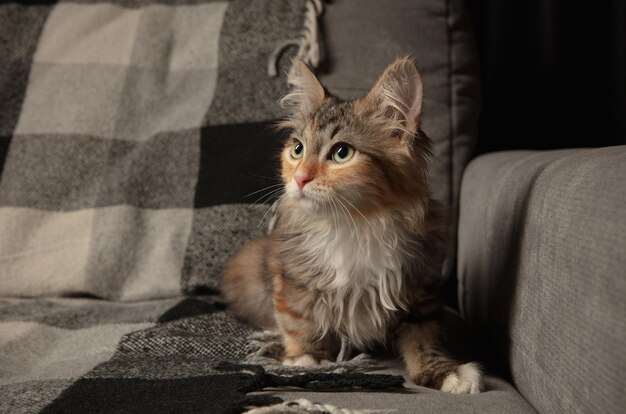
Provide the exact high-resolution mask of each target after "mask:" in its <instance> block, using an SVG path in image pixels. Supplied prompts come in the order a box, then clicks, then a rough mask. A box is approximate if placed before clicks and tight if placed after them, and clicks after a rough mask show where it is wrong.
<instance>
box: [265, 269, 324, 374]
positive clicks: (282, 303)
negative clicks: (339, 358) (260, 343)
mask: <svg viewBox="0 0 626 414" xmlns="http://www.w3.org/2000/svg"><path fill="white" fill-rule="evenodd" d="M274 281H275V283H274V315H275V317H276V321H277V322H278V327H279V328H280V330H281V332H282V336H283V345H284V348H285V354H284V357H283V364H285V365H297V366H313V365H319V364H322V363H327V362H330V351H331V349H330V339H329V338H319V337H318V335H316V331H315V326H314V324H313V322H312V321H311V320H309V319H308V318H306V317H305V314H306V313H307V309H306V308H307V306H308V305H309V304H310V301H311V300H312V298H311V297H310V294H309V293H307V292H305V291H302V290H300V289H297V288H295V287H293V286H291V285H290V284H289V283H288V282H286V281H285V280H284V279H283V278H282V277H280V276H279V277H277V278H275V279H274Z"/></svg>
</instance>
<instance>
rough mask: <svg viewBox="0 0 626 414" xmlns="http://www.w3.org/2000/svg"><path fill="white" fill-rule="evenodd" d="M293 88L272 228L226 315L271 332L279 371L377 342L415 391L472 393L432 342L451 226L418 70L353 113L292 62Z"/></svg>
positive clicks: (403, 71)
mask: <svg viewBox="0 0 626 414" xmlns="http://www.w3.org/2000/svg"><path fill="white" fill-rule="evenodd" d="M292 77H293V78H292V79H290V83H291V84H292V85H293V86H294V88H295V89H294V91H293V92H292V93H291V94H290V95H288V96H287V97H286V98H285V102H287V103H288V105H289V106H290V107H291V108H293V114H292V116H291V117H290V118H288V119H287V120H286V121H285V122H284V123H283V124H282V127H283V128H287V129H288V130H289V131H290V133H291V137H290V139H289V140H288V142H287V143H286V145H285V149H284V151H283V153H282V154H281V160H282V178H283V181H284V193H283V195H282V196H281V198H280V200H279V203H278V211H277V220H276V222H275V227H274V229H273V232H272V234H271V236H269V237H266V238H263V239H260V240H256V241H252V242H250V243H248V244H247V245H246V246H244V248H243V249H242V250H241V251H240V252H239V253H238V254H237V256H235V257H234V258H233V260H232V261H231V263H230V265H229V267H228V269H227V272H226V274H225V276H224V280H223V284H222V290H223V292H224V295H225V297H226V299H227V300H228V301H229V303H230V306H231V307H232V308H233V310H234V311H235V312H236V313H238V314H239V315H240V316H241V317H243V318H245V319H246V320H248V321H250V322H252V323H255V324H256V325H258V326H265V327H268V326H274V325H275V324H276V325H278V327H279V328H280V329H281V331H282V333H283V337H284V346H285V359H284V363H286V364H296V365H311V364H317V363H320V362H322V361H325V360H330V359H333V358H335V357H336V355H337V352H338V351H339V340H340V339H341V340H343V341H344V343H347V344H349V345H351V346H354V347H356V348H360V349H366V348H368V347H371V346H375V345H381V344H382V345H385V346H393V347H395V348H396V349H397V350H398V351H399V353H400V354H401V355H402V357H403V358H404V360H405V362H406V365H407V368H408V371H409V374H410V375H411V378H413V380H414V381H415V382H416V383H418V384H420V385H425V386H430V387H433V388H437V389H441V390H444V391H448V392H457V393H461V392H462V393H466V392H478V391H479V390H480V387H481V374H480V371H479V369H478V368H477V366H476V365H475V364H464V365H461V364H459V363H458V362H456V361H455V360H453V359H452V358H450V357H449V356H448V354H447V353H446V351H445V350H444V349H443V348H442V346H441V345H440V343H439V336H440V328H439V321H438V317H439V315H441V311H442V304H441V302H440V300H439V298H438V285H439V281H440V272H441V270H440V269H441V264H442V261H443V258H444V253H445V234H446V229H447V224H446V215H445V213H444V212H443V210H442V208H441V207H440V205H439V204H438V203H437V202H436V201H434V200H432V199H431V196H430V190H429V188H428V185H427V182H426V178H427V176H428V171H427V167H428V157H429V155H430V141H429V140H428V137H426V135H425V134H424V133H423V132H422V131H421V130H420V129H419V125H420V111H421V103H422V83H421V79H420V77H419V74H418V72H417V70H416V69H415V66H414V65H413V63H412V62H411V61H410V60H408V59H400V60H398V61H396V62H395V63H394V64H392V65H391V66H390V67H389V68H388V69H387V70H386V71H385V73H384V74H383V75H382V77H381V78H380V80H379V81H378V83H377V84H376V85H375V86H374V88H373V89H372V91H371V92H370V93H369V94H368V95H367V96H366V97H365V98H363V99H362V100H358V101H352V102H343V101H340V100H338V99H336V98H334V97H332V96H330V95H329V94H328V93H327V92H325V91H324V89H323V87H322V86H321V85H320V84H319V82H318V81H317V79H316V78H315V76H314V75H313V74H312V73H311V72H310V71H309V70H308V68H306V66H305V65H303V64H301V63H296V64H295V65H294V70H293V71H292ZM322 92H323V93H322ZM296 145H299V146H300V149H301V150H302V152H301V153H300V154H296V155H294V148H295V146H296ZM338 145H344V146H345V145H349V146H350V147H351V148H353V149H354V153H353V154H354V155H352V158H349V159H348V161H346V162H344V163H339V162H336V160H335V161H333V160H334V158H333V155H332V154H333V152H334V151H335V149H336V148H337V146H338ZM298 176H300V177H306V178H307V180H308V181H307V182H308V183H306V184H304V185H303V184H302V182H300V183H299V182H298V180H297V178H298ZM270 298H271V299H270Z"/></svg>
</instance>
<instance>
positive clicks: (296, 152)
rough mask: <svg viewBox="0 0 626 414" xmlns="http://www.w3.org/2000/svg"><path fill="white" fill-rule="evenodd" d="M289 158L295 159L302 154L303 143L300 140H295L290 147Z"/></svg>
mask: <svg viewBox="0 0 626 414" xmlns="http://www.w3.org/2000/svg"><path fill="white" fill-rule="evenodd" d="M290 154H291V158H293V159H294V160H297V159H298V158H302V156H303V155H304V145H302V143H301V142H300V141H296V143H295V145H294V146H293V147H291V153H290Z"/></svg>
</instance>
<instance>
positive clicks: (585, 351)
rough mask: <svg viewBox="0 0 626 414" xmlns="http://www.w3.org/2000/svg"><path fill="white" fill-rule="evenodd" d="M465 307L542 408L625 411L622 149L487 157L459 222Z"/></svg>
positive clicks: (625, 180)
mask: <svg viewBox="0 0 626 414" xmlns="http://www.w3.org/2000/svg"><path fill="white" fill-rule="evenodd" d="M459 220H460V221H459V235H458V243H459V252H458V275H459V298H460V305H461V311H462V313H463V315H464V317H465V318H466V319H467V320H468V321H469V323H470V324H471V325H472V326H473V327H474V328H476V330H477V331H478V332H480V334H481V339H482V340H483V341H484V343H485V347H486V349H489V352H492V355H494V356H496V359H497V360H498V362H500V363H502V364H505V365H506V366H507V367H508V369H510V373H511V376H512V378H513V381H514V383H515V384H516V386H517V387H518V388H519V390H520V391H521V392H522V394H523V395H524V396H525V397H526V398H527V399H528V400H529V401H530V402H531V404H532V405H533V406H534V407H535V408H536V409H537V410H538V411H539V412H542V413H552V412H604V413H608V412H619V411H621V410H623V408H624V407H626V397H625V395H626V392H625V390H626V381H625V379H624V378H626V376H624V369H626V353H625V352H624V349H625V348H624V346H625V344H626V146H620V147H608V148H601V149H577V150H562V151H542V152H536V151H514V152H502V153H494V154H489V155H485V156H482V157H479V158H477V159H476V160H474V161H473V162H472V163H470V165H469V166H468V167H467V169H466V171H465V175H464V178H463V183H462V189H461V202H460V219H459Z"/></svg>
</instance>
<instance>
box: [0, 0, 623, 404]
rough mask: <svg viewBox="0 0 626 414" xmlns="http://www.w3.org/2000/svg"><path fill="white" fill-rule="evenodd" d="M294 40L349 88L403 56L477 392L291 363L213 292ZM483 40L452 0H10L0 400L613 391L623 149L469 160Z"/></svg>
mask: <svg viewBox="0 0 626 414" xmlns="http://www.w3.org/2000/svg"><path fill="white" fill-rule="evenodd" d="M31 3H34V4H31ZM322 9H323V10H322ZM303 39H305V40H306V41H304V40H303ZM290 45H291V46H290ZM318 46H320V47H321V59H320V60H319V61H318V60H317V58H316V53H315V52H316V50H317V49H316V47H318ZM301 52H302V56H301V57H305V58H307V59H309V63H311V64H312V65H313V66H317V73H318V75H319V77H320V79H321V80H322V82H324V83H325V85H326V86H327V87H328V89H329V90H330V91H331V92H333V93H335V94H337V95H339V96H340V97H344V98H352V97H356V96H360V95H362V94H364V93H365V92H366V91H367V90H368V89H369V88H370V87H371V85H372V84H373V83H374V81H375V80H376V77H377V76H378V75H379V74H380V73H381V72H382V70H383V69H384V68H385V66H386V65H387V64H388V63H389V62H391V61H392V60H393V59H395V58H396V57H397V56H401V55H406V54H410V55H412V56H413V57H414V58H415V60H416V62H417V65H418V67H419V69H420V71H421V73H422V75H423V79H424V83H425V102H424V121H423V129H424V130H425V132H426V133H427V134H428V135H429V136H430V137H431V139H432V140H433V147H434V158H433V161H432V178H431V183H432V187H433V190H434V192H435V194H436V196H437V198H438V199H440V200H441V201H442V202H443V203H444V204H446V205H447V206H448V207H449V208H450V210H451V212H452V218H453V220H452V225H451V227H450V240H451V243H450V249H449V254H448V260H447V261H446V266H445V269H443V275H442V278H444V279H446V280H448V281H453V280H455V279H454V278H455V277H456V279H457V280H458V292H459V301H458V303H456V301H453V302H451V303H449V305H450V307H451V308H450V311H449V312H448V314H447V315H446V323H447V325H448V329H447V332H448V336H449V337H448V338H447V342H448V343H449V345H450V346H451V347H452V348H453V349H454V350H455V352H456V353H458V354H459V356H460V357H462V358H464V357H467V358H472V359H476V358H478V359H479V360H481V361H482V362H483V363H484V366H485V368H486V381H485V385H486V387H485V391H484V392H483V393H481V394H478V395H450V394H446V393H442V392H439V391H435V390H431V389H426V388H422V387H416V386H415V385H413V384H411V383H409V382H405V380H404V378H403V375H404V372H403V370H402V365H401V364H399V363H398V361H397V360H395V359H382V358H381V357H378V358H372V357H371V356H368V355H365V354H361V355H357V356H355V357H354V358H353V359H352V360H350V361H347V362H343V363H335V364H331V365H329V366H323V367H318V368H297V367H283V366H282V365H281V364H280V363H279V359H280V352H281V348H280V347H281V345H280V343H279V338H278V337H277V336H276V334H275V333H273V332H258V331H255V330H254V329H253V328H251V327H249V326H247V325H245V324H244V323H242V322H241V321H239V320H237V319H236V318H234V317H233V315H232V314H231V313H230V312H229V311H228V309H226V308H225V306H224V304H223V302H222V300H221V298H220V295H219V291H218V290H217V287H218V282H219V278H220V277H221V274H222V271H223V267H224V264H225V262H226V261H227V260H228V258H229V257H230V256H231V255H232V254H233V252H234V251H236V250H237V249H238V247H239V246H240V245H241V244H242V243H243V242H244V241H246V240H248V239H250V238H252V237H255V236H258V235H259V234H261V233H262V232H263V231H264V228H265V226H266V224H267V214H266V213H267V211H268V208H269V207H270V205H271V200H267V199H271V194H270V193H264V192H261V193H256V192H257V191H259V190H260V189H262V188H263V187H265V186H268V185H272V184H274V181H273V180H274V179H275V178H274V177H275V174H276V164H275V163H274V162H273V160H275V157H274V155H275V153H276V151H277V150H278V149H279V148H280V143H281V141H280V139H277V137H276V136H275V134H274V133H273V132H272V130H271V128H270V126H271V125H272V124H273V123H274V122H275V121H276V120H277V119H278V118H279V117H280V116H281V112H280V109H279V107H278V106H277V105H276V101H277V100H278V99H279V98H280V97H281V96H282V95H284V94H285V93H286V92H287V85H286V82H285V73H286V72H287V71H288V70H289V65H290V63H289V62H290V60H289V58H290V56H293V55H296V54H300V53H301ZM268 65H269V66H270V67H272V66H274V67H275V68H277V71H276V75H277V76H273V75H272V76H269V75H268V73H267V72H268ZM477 65H478V62H477V58H476V51H475V47H474V43H473V37H472V32H471V30H470V27H469V24H468V16H467V13H466V11H465V9H464V7H463V3H462V1H460V0H447V1H440V0H411V1H409V0H393V1H385V2H380V1H376V0H338V1H334V2H328V3H322V2H319V1H313V0H272V1H270V0H235V1H213V0H206V1H203V0H185V1H181V2H175V1H167V0H154V1H152V0H110V1H90V0H79V1H61V2H58V3H55V2H11V3H3V4H1V5H0V161H1V162H0V166H1V175H0V234H1V236H0V412H2V413H4V412H9V413H13V412H24V413H30V412H46V413H50V412H64V413H65V412H128V413H130V412H138V413H140V412H193V413H196V412H208V413H235V412H243V411H246V410H251V412H253V413H257V414H259V413H327V412H330V413H335V412H352V413H360V412H395V413H464V412H467V413H533V412H539V413H542V414H544V413H553V412H564V413H565V412H566V413H569V412H602V413H618V412H623V410H624V407H626V399H625V395H626V381H625V380H624V376H623V375H622V372H623V371H624V369H625V368H626V359H625V358H624V354H623V351H622V348H623V346H624V342H625V340H626V325H625V322H624V317H625V316H626V305H625V304H626V301H625V300H624V298H625V297H626V208H624V204H625V202H626V148H625V147H613V148H602V149H593V150H592V149H577V150H563V151H546V152H536V151H535V152H532V151H516V152H504V153H494V154H487V155H483V156H481V157H478V158H476V159H474V160H470V159H471V155H472V151H473V148H474V145H475V142H476V140H477V139H480V138H479V137H477V123H478V114H479V109H480V97H479V94H478V89H479V87H478V86H479V83H478V72H477ZM269 72H271V70H270V71H269ZM503 139H506V136H503ZM470 161H471V162H470ZM468 163H469V165H468ZM249 194H254V195H255V196H258V197H259V198H260V200H257V201H258V202H257V203H254V201H255V197H252V198H250V197H249ZM457 230H458V231H457ZM454 308H458V309H459V312H457V311H455V310H453V309H454ZM464 354H465V355H464ZM341 409H344V410H345V411H340V410H341Z"/></svg>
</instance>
